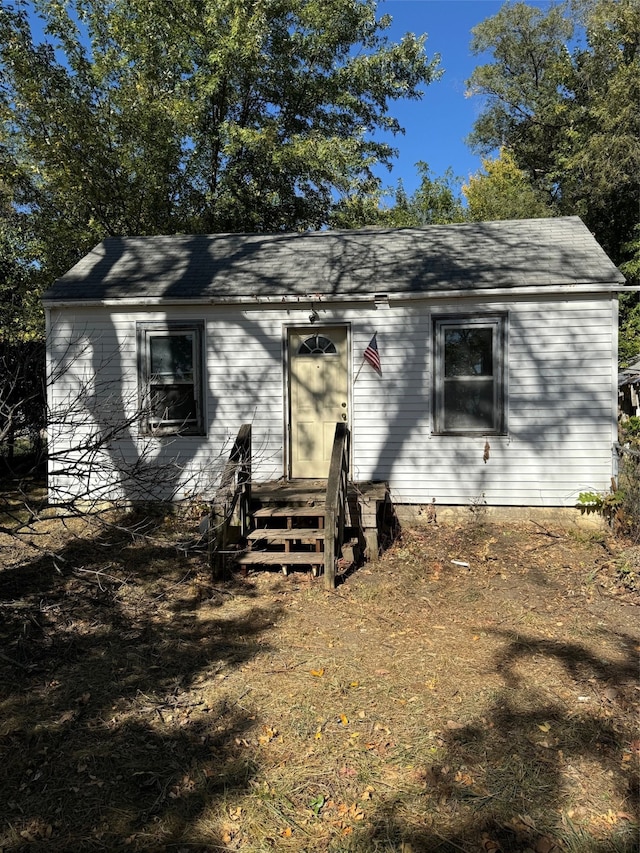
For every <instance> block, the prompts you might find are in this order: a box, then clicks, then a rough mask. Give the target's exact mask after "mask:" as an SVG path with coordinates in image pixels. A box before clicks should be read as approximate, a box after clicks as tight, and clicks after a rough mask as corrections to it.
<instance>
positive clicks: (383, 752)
mask: <svg viewBox="0 0 640 853" xmlns="http://www.w3.org/2000/svg"><path fill="white" fill-rule="evenodd" d="M71 528H73V529H71ZM175 532H176V525H175V523H174V524H171V523H164V524H161V525H160V526H159V527H158V529H157V530H156V531H155V532H154V537H153V539H152V540H149V539H147V538H134V539H131V537H129V536H127V535H126V533H125V532H120V533H119V532H118V531H117V530H111V531H105V530H103V531H101V532H98V531H97V530H96V528H95V527H94V526H92V525H89V524H87V525H84V526H81V525H78V524H77V523H75V522H74V524H73V525H71V524H69V525H67V526H66V528H65V527H64V526H63V525H62V523H61V522H60V521H59V520H52V521H49V522H47V523H46V525H45V526H43V527H42V528H41V533H42V535H41V537H40V539H39V540H38V541H39V542H41V543H42V544H44V545H46V546H47V547H50V546H51V545H56V547H57V549H58V551H59V553H60V559H59V560H58V561H57V566H54V564H53V562H52V560H51V559H50V557H45V556H38V555H35V556H34V553H33V552H30V551H28V550H27V549H26V548H24V547H22V546H18V545H16V544H15V543H12V542H8V541H5V542H4V543H2V542H0V546H4V550H2V551H1V552H0V559H1V560H2V563H1V564H0V565H1V566H2V568H1V569H0V643H1V645H0V649H1V652H0V690H1V693H0V761H1V767H0V850H1V851H4V853H9V851H18V850H30V851H40V850H42V851H51V853H53V851H105V850H108V851H114V850H127V851H176V853H177V852H178V851H184V853H196V851H236V850H242V851H256V853H257V851H271V850H281V851H298V853H301V851H345V853H347V851H404V853H410V851H413V853H419V851H426V852H427V853H430V851H434V853H460V851H462V853H476V851H477V853H498V852H499V851H503V853H516V851H517V853H561V851H573V853H609V851H611V853H632V851H636V850H637V849H638V824H637V817H638V815H637V811H638V801H639V783H638V763H639V754H640V734H639V732H638V728H637V723H638V719H637V708H638V699H639V698H640V692H639V690H640V687H639V669H638V650H639V643H640V625H639V623H638V615H640V610H639V609H638V604H639V603H640V596H639V595H638V593H637V592H634V590H633V589H631V588H630V587H633V586H634V581H635V577H636V573H637V572H638V565H639V563H640V559H639V556H638V549H637V548H633V547H631V545H630V544H629V543H623V542H615V541H613V540H610V539H608V538H607V537H605V536H602V535H591V534H586V533H585V534H576V533H573V534H572V533H569V532H567V531H566V530H563V529H561V528H559V527H558V528H556V527H541V526H539V525H537V524H534V523H533V522H529V523H525V524H519V525H508V524H499V525H498V524H495V523H485V524H482V523H478V521H477V520H474V519H472V518H470V519H469V521H468V523H467V522H466V521H465V522H463V523H461V524H458V525H444V524H441V525H438V526H434V525H427V524H425V525H424V526H422V527H420V526H415V527H413V528H412V529H408V530H404V531H403V534H402V537H401V539H400V540H399V541H398V542H397V543H396V544H395V545H394V546H393V547H392V548H391V549H390V550H389V551H387V553H386V554H385V555H384V556H383V557H382V558H381V559H380V560H379V561H378V562H377V563H375V564H369V565H367V566H365V567H363V568H360V569H358V570H356V571H354V572H352V573H351V574H350V575H348V576H346V577H344V578H343V579H342V583H341V584H340V585H339V587H338V589H337V590H336V591H335V592H333V593H328V592H326V591H325V590H324V589H323V586H322V579H321V578H320V579H318V580H314V579H311V578H310V576H309V575H307V574H305V573H294V574H292V575H290V576H289V577H284V576H282V575H279V574H276V573H261V574H258V573H256V574H252V575H250V576H249V577H248V578H241V577H236V578H234V579H232V580H230V581H228V582H226V583H219V584H214V583H213V582H212V581H211V579H210V577H209V574H208V572H207V566H206V561H205V559H204V557H203V556H202V555H200V554H198V553H193V554H189V553H187V554H185V553H184V551H181V550H179V549H177V548H176V547H175V543H174V538H175ZM454 560H457V561H459V562H466V563H468V564H469V567H468V568H467V567H465V566H462V565H458V564H456V563H454V562H453V561H454ZM621 577H624V578H625V579H626V581H627V586H624V585H623V584H622V583H621V580H620V579H621Z"/></svg>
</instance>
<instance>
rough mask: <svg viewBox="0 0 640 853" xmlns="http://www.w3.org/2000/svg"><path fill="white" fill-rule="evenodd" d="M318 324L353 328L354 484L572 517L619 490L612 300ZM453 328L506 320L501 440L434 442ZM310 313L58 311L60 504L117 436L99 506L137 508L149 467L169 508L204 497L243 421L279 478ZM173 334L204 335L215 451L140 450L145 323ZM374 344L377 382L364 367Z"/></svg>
mask: <svg viewBox="0 0 640 853" xmlns="http://www.w3.org/2000/svg"><path fill="white" fill-rule="evenodd" d="M319 314H320V317H319V319H318V321H317V323H316V324H314V325H313V326H312V325H311V324H309V333H310V334H316V333H317V332H320V333H321V331H322V326H323V325H331V324H332V323H333V324H336V323H340V324H342V323H346V324H349V328H350V352H351V365H350V383H351V392H350V395H351V396H350V401H349V404H350V407H349V425H350V427H351V429H352V475H353V479H354V480H356V481H357V480H370V479H377V480H386V481H388V482H389V484H390V487H391V491H392V495H393V498H394V499H395V500H396V501H398V502H404V503H413V504H415V503H427V502H431V500H432V498H435V499H436V502H437V503H440V504H467V503H468V502H469V501H470V500H473V499H475V498H478V497H480V496H481V495H484V496H485V500H486V501H487V503H488V504H489V505H524V506H527V505H528V506H563V505H569V506H572V505H574V504H575V501H576V499H577V496H578V494H579V492H580V491H582V490H586V489H608V488H609V484H610V478H611V476H612V473H613V468H612V444H613V441H614V440H615V428H616V417H615V402H616V395H615V391H616V384H615V380H616V357H615V354H616V347H617V340H616V300H615V297H611V296H609V295H602V296H594V297H593V298H591V297H589V296H585V295H581V296H576V297H575V298H567V297H562V298H560V297H554V296H549V297H547V298H545V299H542V298H540V299H538V298H536V297H526V298H524V297H523V298H518V297H517V296H515V295H514V296H513V297H512V298H510V299H509V301H507V302H499V301H495V300H494V301H488V300H482V299H481V298H477V299H474V298H471V297H469V298H465V299H458V300H455V303H450V302H445V301H444V300H442V299H438V300H433V301H429V300H428V299H415V300H408V301H405V302H396V301H392V302H391V305H390V306H377V307H376V306H375V305H374V304H373V301H371V302H367V303H357V304H356V303H351V304H347V303H342V304H333V305H332V304H331V303H327V302H325V303H323V304H322V310H321V311H319ZM456 314H459V315H474V314H485V315H490V314H494V315H498V314H499V315H501V316H508V338H507V340H506V342H505V346H504V359H505V370H504V374H505V376H504V383H505V399H506V401H507V421H506V423H507V431H506V433H505V434H503V435H489V436H485V435H483V434H478V435H471V436H469V435H437V434H434V429H433V427H434V422H433V406H432V376H433V363H432V361H433V355H432V354H433V347H432V343H433V339H432V335H433V322H434V319H435V318H437V317H440V316H443V315H456ZM308 315H309V305H308V303H307V304H302V303H301V305H300V308H298V307H297V306H295V305H294V306H291V305H288V306H287V305H285V306H282V305H277V304H274V303H271V304H270V305H255V306H249V305H243V306H226V307H220V306H205V305H195V304H194V305H192V306H172V307H166V308H164V309H163V310H162V311H144V310H134V311H132V310H131V309H130V308H126V309H125V308H122V309H118V308H113V307H103V308H100V307H94V308H76V309H64V310H62V309H52V310H51V311H50V356H49V357H50V369H51V370H56V369H57V367H58V365H59V364H60V363H61V362H63V361H67V362H68V368H67V369H66V370H62V371H61V375H60V376H59V378H58V379H57V380H56V382H55V383H54V385H53V387H52V388H50V392H49V393H50V396H49V401H50V405H51V406H52V409H53V413H54V415H53V418H52V423H51V426H50V442H51V446H52V449H53V457H52V463H51V487H52V494H53V497H54V498H55V490H56V488H57V489H58V494H59V495H60V496H62V497H63V496H64V494H65V492H74V490H75V491H76V492H77V491H78V490H80V489H86V486H85V485H84V481H82V478H80V477H76V476H75V475H74V473H73V472H72V471H70V470H69V468H68V467H67V465H66V461H65V464H64V465H63V464H62V461H63V459H66V458H67V457H71V458H72V459H76V460H77V459H79V458H80V452H79V450H78V446H79V443H80V441H79V440H80V439H81V438H82V437H83V436H85V437H86V436H88V435H89V434H90V433H91V431H92V430H94V431H95V430H101V431H103V432H104V430H105V429H106V428H107V426H113V427H116V426H117V424H118V423H120V425H121V427H122V424H125V426H124V428H121V431H120V433H117V432H116V433H114V437H113V440H112V441H111V442H109V443H108V444H107V445H105V447H104V448H103V449H102V451H101V455H100V459H102V460H103V463H104V464H103V465H102V467H100V465H93V466H92V467H91V470H90V471H89V472H88V477H89V479H90V480H91V482H92V483H94V484H97V485H96V487H95V491H94V494H97V495H102V496H103V497H105V498H106V497H109V496H115V495H116V494H117V493H118V491H119V492H120V493H121V494H122V495H124V496H127V495H129V494H130V488H131V487H130V486H129V485H128V484H127V482H126V476H125V474H123V471H124V469H125V468H126V465H127V464H131V463H137V464H139V463H140V461H141V460H142V461H143V462H144V467H145V469H148V472H149V476H150V477H152V475H153V472H154V471H156V472H162V473H163V474H168V472H171V476H168V478H167V484H168V488H167V491H168V495H169V496H170V497H177V498H181V497H186V496H188V495H203V496H207V495H208V494H209V493H210V491H211V489H212V487H213V486H214V485H215V481H216V477H217V476H218V474H219V471H220V468H221V466H222V464H224V461H225V458H226V456H227V455H228V453H229V451H230V448H231V444H232V442H233V439H234V438H235V435H236V433H237V431H238V428H239V427H240V425H241V424H243V423H251V424H252V427H253V451H254V462H253V476H254V477H255V478H256V479H258V480H266V479H276V478H279V477H282V476H283V475H285V474H286V470H287V441H288V432H287V428H286V420H287V417H288V410H287V386H286V382H287V380H286V369H285V361H284V359H285V340H286V334H285V329H286V327H287V325H296V326H300V325H306V324H307V323H308ZM168 320H170V321H171V322H176V323H191V322H197V321H203V322H204V324H205V329H204V337H205V340H206V342H207V347H206V363H205V364H204V371H203V376H204V383H205V400H204V414H205V421H206V423H205V429H206V433H207V434H206V437H203V436H195V435H184V436H183V435H178V436H170V437H166V438H163V437H161V436H145V435H144V434H143V432H142V431H141V430H140V429H139V428H138V426H137V424H136V421H135V414H136V406H137V400H138V375H137V364H136V323H159V322H167V321H168ZM375 331H377V333H378V338H377V342H378V348H379V352H380V359H381V364H382V373H381V375H379V374H378V373H376V372H375V371H374V370H373V369H372V368H371V366H370V365H368V364H367V363H364V364H362V356H363V353H364V350H365V348H366V346H367V344H368V343H369V341H370V340H371V337H372V335H373V333H374V332H375ZM360 368H361V369H360ZM356 377H357V379H356ZM354 380H356V381H355V382H354ZM69 406H72V407H74V409H75V410H77V414H78V416H77V417H75V418H74V421H73V423H71V424H70V423H68V422H67V423H64V419H61V418H60V417H59V414H60V413H61V412H64V411H65V409H67V410H68V409H69ZM56 413H57V415H58V416H57V415H56ZM127 418H130V419H131V422H130V424H129V426H126V419H127ZM487 440H488V443H489V445H490V448H489V458H488V460H487V461H484V459H483V456H484V451H485V442H486V441H487ZM56 471H57V473H56ZM87 482H88V480H87ZM98 485H100V489H98V487H97V486H98ZM132 496H135V495H132Z"/></svg>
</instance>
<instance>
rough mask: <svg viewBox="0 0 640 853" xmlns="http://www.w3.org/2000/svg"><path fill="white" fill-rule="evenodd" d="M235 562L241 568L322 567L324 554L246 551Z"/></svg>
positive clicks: (312, 552)
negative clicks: (252, 566) (249, 566)
mask: <svg viewBox="0 0 640 853" xmlns="http://www.w3.org/2000/svg"><path fill="white" fill-rule="evenodd" d="M235 560H236V563H238V564H239V565H241V566H248V565H254V566H323V565H324V554H323V553H319V552H314V551H308V552H306V553H302V552H300V551H290V552H289V553H287V552H286V551H247V552H246V553H245V554H239V555H238V556H237V557H236V558H235Z"/></svg>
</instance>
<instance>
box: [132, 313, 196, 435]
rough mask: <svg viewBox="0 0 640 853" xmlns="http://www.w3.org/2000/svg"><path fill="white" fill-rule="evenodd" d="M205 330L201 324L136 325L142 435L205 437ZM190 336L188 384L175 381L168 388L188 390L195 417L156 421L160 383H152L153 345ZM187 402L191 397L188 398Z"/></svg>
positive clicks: (146, 323) (178, 322) (160, 322)
mask: <svg viewBox="0 0 640 853" xmlns="http://www.w3.org/2000/svg"><path fill="white" fill-rule="evenodd" d="M204 331H205V326H204V320H185V321H157V322H156V321H153V322H151V321H145V322H139V323H137V324H136V336H137V350H138V402H139V407H140V412H141V420H140V430H141V432H142V433H143V434H145V435H199V436H202V435H206V429H205V382H204V376H205V364H206V359H205V345H204V341H205V335H204ZM187 335H191V336H193V339H192V357H193V358H192V360H193V363H192V365H191V366H192V372H193V377H192V379H191V381H189V380H180V379H176V380H175V381H174V382H168V383H166V384H167V387H168V388H172V389H175V388H176V387H179V386H180V385H184V387H185V388H188V389H190V390H189V392H188V393H189V395H191V394H192V396H193V406H194V412H193V414H194V416H193V417H192V418H188V417H187V418H173V419H170V420H167V419H163V418H159V417H157V416H156V415H155V414H154V408H155V406H154V402H153V401H154V393H155V392H154V388H155V389H156V390H157V389H158V387H161V386H162V384H165V383H163V382H161V381H156V382H154V381H153V375H152V372H151V358H152V354H151V347H152V341H153V340H154V339H157V338H169V337H171V336H178V337H179V336H187ZM189 399H190V397H189Z"/></svg>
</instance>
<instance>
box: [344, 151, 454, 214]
mask: <svg viewBox="0 0 640 853" xmlns="http://www.w3.org/2000/svg"><path fill="white" fill-rule="evenodd" d="M416 167H417V169H418V174H419V175H420V186H419V187H418V189H417V190H416V191H415V192H414V193H413V194H412V195H407V192H406V190H405V189H404V186H403V184H402V182H401V181H399V182H398V185H397V187H396V189H395V191H394V190H386V191H382V190H380V189H379V187H374V188H373V189H372V190H370V191H369V192H368V193H366V192H364V193H363V192H358V193H353V194H351V195H350V196H348V197H347V198H345V199H343V200H342V201H341V203H340V204H339V205H338V206H337V207H336V210H335V211H334V213H333V215H332V217H331V224H332V226H333V227H335V228H362V227H365V226H370V225H376V226H379V227H385V228H415V227H419V226H421V225H445V224H447V223H451V222H463V221H464V220H465V218H466V216H465V211H464V208H463V205H462V200H461V198H460V191H459V186H460V179H459V178H456V177H455V176H454V174H453V172H452V170H451V169H447V170H446V171H445V173H444V175H441V176H435V177H434V176H433V175H432V172H431V170H430V169H429V166H428V164H427V163H425V162H423V161H420V162H418V163H417V164H416ZM389 196H392V197H393V201H394V203H393V204H392V205H390V206H389V205H386V204H385V198H386V197H389Z"/></svg>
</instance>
